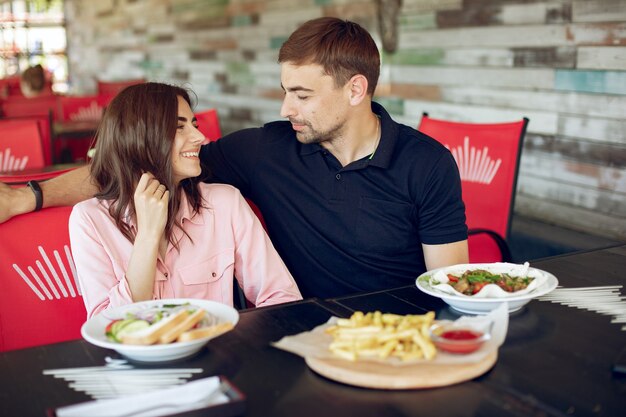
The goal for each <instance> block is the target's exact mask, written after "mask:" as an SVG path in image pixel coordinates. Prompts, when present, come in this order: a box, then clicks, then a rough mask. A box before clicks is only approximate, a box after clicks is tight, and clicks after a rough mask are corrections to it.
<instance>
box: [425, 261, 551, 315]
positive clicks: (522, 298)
mask: <svg viewBox="0 0 626 417" xmlns="http://www.w3.org/2000/svg"><path fill="white" fill-rule="evenodd" d="M495 265H496V264H466V265H452V266H448V267H444V268H438V269H433V270H431V271H427V272H424V273H423V274H422V275H420V276H419V277H417V280H416V285H417V288H419V289H420V290H421V291H423V292H425V293H426V294H429V295H432V296H433V297H438V298H441V299H442V300H443V301H445V302H446V303H447V304H448V305H450V306H451V307H452V308H454V309H455V310H458V311H460V312H462V313H470V314H487V313H489V312H490V311H491V310H493V309H495V308H497V307H498V306H499V305H500V304H502V303H505V302H506V303H508V309H509V313H512V312H514V311H517V310H519V309H521V308H522V307H523V306H524V305H525V304H527V303H528V302H530V300H532V299H533V298H536V297H540V296H542V295H545V294H547V293H549V292H550V291H552V290H554V289H555V288H556V287H557V285H558V284H559V281H558V280H557V279H556V277H555V276H554V275H552V274H551V273H549V272H546V271H542V270H540V269H536V268H528V272H529V273H532V274H543V275H544V276H545V278H546V279H545V281H544V282H543V283H542V284H541V285H539V286H538V287H537V288H535V289H534V290H533V291H531V292H529V293H526V294H523V295H519V296H515V295H511V296H509V297H493V298H480V297H475V296H471V295H461V294H459V295H455V294H448V293H446V292H444V291H441V290H439V289H438V288H434V287H433V286H431V285H430V283H429V281H428V280H429V278H430V277H431V276H432V275H434V274H436V273H437V272H439V271H442V272H443V273H445V274H447V273H449V272H452V271H458V270H459V267H466V269H467V270H473V269H485V270H487V271H489V270H490V268H493V267H494V266H495ZM492 272H495V271H492Z"/></svg>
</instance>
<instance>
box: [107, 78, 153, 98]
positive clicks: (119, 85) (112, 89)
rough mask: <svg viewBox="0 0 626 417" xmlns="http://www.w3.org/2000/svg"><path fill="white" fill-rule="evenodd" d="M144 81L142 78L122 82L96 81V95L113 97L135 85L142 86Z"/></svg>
mask: <svg viewBox="0 0 626 417" xmlns="http://www.w3.org/2000/svg"><path fill="white" fill-rule="evenodd" d="M145 82H146V80H144V79H143V78H137V79H132V80H123V81H102V80H98V82H97V83H98V94H99V95H101V96H111V97H115V96H116V95H117V93H119V92H120V91H122V90H123V89H125V88H126V87H129V86H131V85H135V84H143V83H145Z"/></svg>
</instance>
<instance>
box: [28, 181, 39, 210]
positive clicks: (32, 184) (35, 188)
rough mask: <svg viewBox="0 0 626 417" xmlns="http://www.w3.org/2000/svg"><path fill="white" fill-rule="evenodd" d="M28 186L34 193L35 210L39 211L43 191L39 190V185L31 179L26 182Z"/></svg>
mask: <svg viewBox="0 0 626 417" xmlns="http://www.w3.org/2000/svg"><path fill="white" fill-rule="evenodd" d="M26 185H28V187H29V188H30V189H31V190H32V192H33V194H35V210H33V211H39V210H41V208H42V207H43V192H42V191H41V187H40V186H39V183H38V182H37V181H34V180H31V181H28V182H27V183H26Z"/></svg>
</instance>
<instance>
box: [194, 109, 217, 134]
mask: <svg viewBox="0 0 626 417" xmlns="http://www.w3.org/2000/svg"><path fill="white" fill-rule="evenodd" d="M195 116H196V119H197V120H198V129H199V130H200V132H202V134H203V135H204V136H205V137H206V138H207V139H208V140H209V141H214V140H217V139H219V138H221V137H222V130H221V129H220V121H219V118H218V115H217V111H216V110H215V109H209V110H205V111H202V112H198V113H196V114H195Z"/></svg>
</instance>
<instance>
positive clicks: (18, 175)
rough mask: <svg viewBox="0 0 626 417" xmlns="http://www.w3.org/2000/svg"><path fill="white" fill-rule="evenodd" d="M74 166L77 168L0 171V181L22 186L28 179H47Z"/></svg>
mask: <svg viewBox="0 0 626 417" xmlns="http://www.w3.org/2000/svg"><path fill="white" fill-rule="evenodd" d="M76 168H78V165H77V166H71V167H65V168H58V169H51V170H46V169H43V170H25V171H22V172H10V173H7V174H3V173H0V182H3V183H5V184H8V185H10V186H22V185H26V183H27V182H28V181H30V180H35V181H45V180H49V179H50V178H54V177H57V176H59V175H61V174H64V173H66V172H69V171H71V170H73V169H76Z"/></svg>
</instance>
